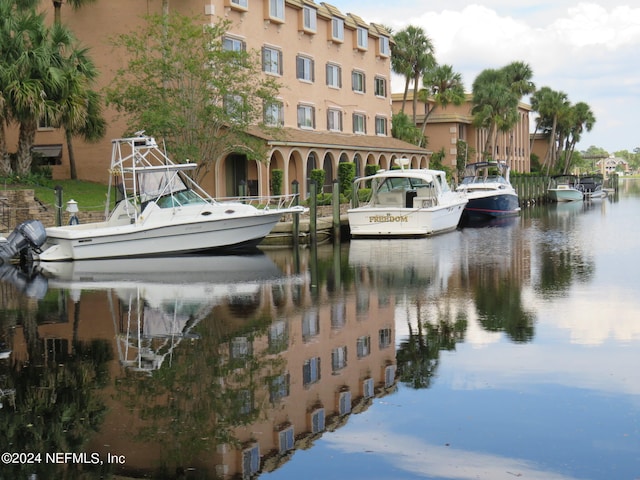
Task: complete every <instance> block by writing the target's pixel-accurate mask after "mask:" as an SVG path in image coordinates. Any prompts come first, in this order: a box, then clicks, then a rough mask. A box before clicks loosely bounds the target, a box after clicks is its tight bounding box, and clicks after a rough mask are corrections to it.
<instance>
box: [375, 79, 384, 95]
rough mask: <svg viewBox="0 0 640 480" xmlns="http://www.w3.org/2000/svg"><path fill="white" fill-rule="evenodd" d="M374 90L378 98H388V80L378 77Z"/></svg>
mask: <svg viewBox="0 0 640 480" xmlns="http://www.w3.org/2000/svg"><path fill="white" fill-rule="evenodd" d="M373 85H374V90H375V94H376V97H386V96H387V79H386V78H383V77H376V78H375V79H374V80H373Z"/></svg>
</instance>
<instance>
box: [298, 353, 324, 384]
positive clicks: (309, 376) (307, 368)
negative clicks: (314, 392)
mask: <svg viewBox="0 0 640 480" xmlns="http://www.w3.org/2000/svg"><path fill="white" fill-rule="evenodd" d="M319 380H320V357H313V358H310V359H308V360H307V361H305V362H304V364H303V365H302V384H303V385H304V386H305V387H308V386H309V385H311V384H314V383H316V382H318V381H319Z"/></svg>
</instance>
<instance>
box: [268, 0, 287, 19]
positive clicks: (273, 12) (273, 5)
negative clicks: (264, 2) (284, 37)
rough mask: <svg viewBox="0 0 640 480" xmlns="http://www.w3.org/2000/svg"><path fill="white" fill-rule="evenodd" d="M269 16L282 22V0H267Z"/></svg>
mask: <svg viewBox="0 0 640 480" xmlns="http://www.w3.org/2000/svg"><path fill="white" fill-rule="evenodd" d="M269 18H271V19H275V20H281V21H283V22H284V0H269Z"/></svg>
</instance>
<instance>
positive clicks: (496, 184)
mask: <svg viewBox="0 0 640 480" xmlns="http://www.w3.org/2000/svg"><path fill="white" fill-rule="evenodd" d="M509 175H510V168H509V166H508V165H507V164H506V163H504V162H477V163H470V164H468V165H467V166H466V167H465V171H464V174H463V177H462V182H461V183H460V185H459V186H458V188H457V189H456V190H457V191H458V192H462V193H464V194H466V195H467V198H468V199H469V203H467V206H466V207H465V212H464V216H463V218H465V217H466V219H467V220H469V221H474V220H486V219H491V218H502V217H509V216H515V215H518V214H519V213H520V202H519V200H518V194H517V192H516V190H515V189H514V188H513V186H512V185H511V181H510V179H509Z"/></svg>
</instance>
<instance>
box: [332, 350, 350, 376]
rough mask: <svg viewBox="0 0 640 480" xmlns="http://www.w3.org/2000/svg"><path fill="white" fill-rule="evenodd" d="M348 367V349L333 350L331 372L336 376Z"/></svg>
mask: <svg viewBox="0 0 640 480" xmlns="http://www.w3.org/2000/svg"><path fill="white" fill-rule="evenodd" d="M346 366H347V347H346V346H345V347H338V348H334V349H333V350H331V370H333V373H334V374H336V373H338V372H339V371H340V370H342V369H343V368H345V367H346Z"/></svg>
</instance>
